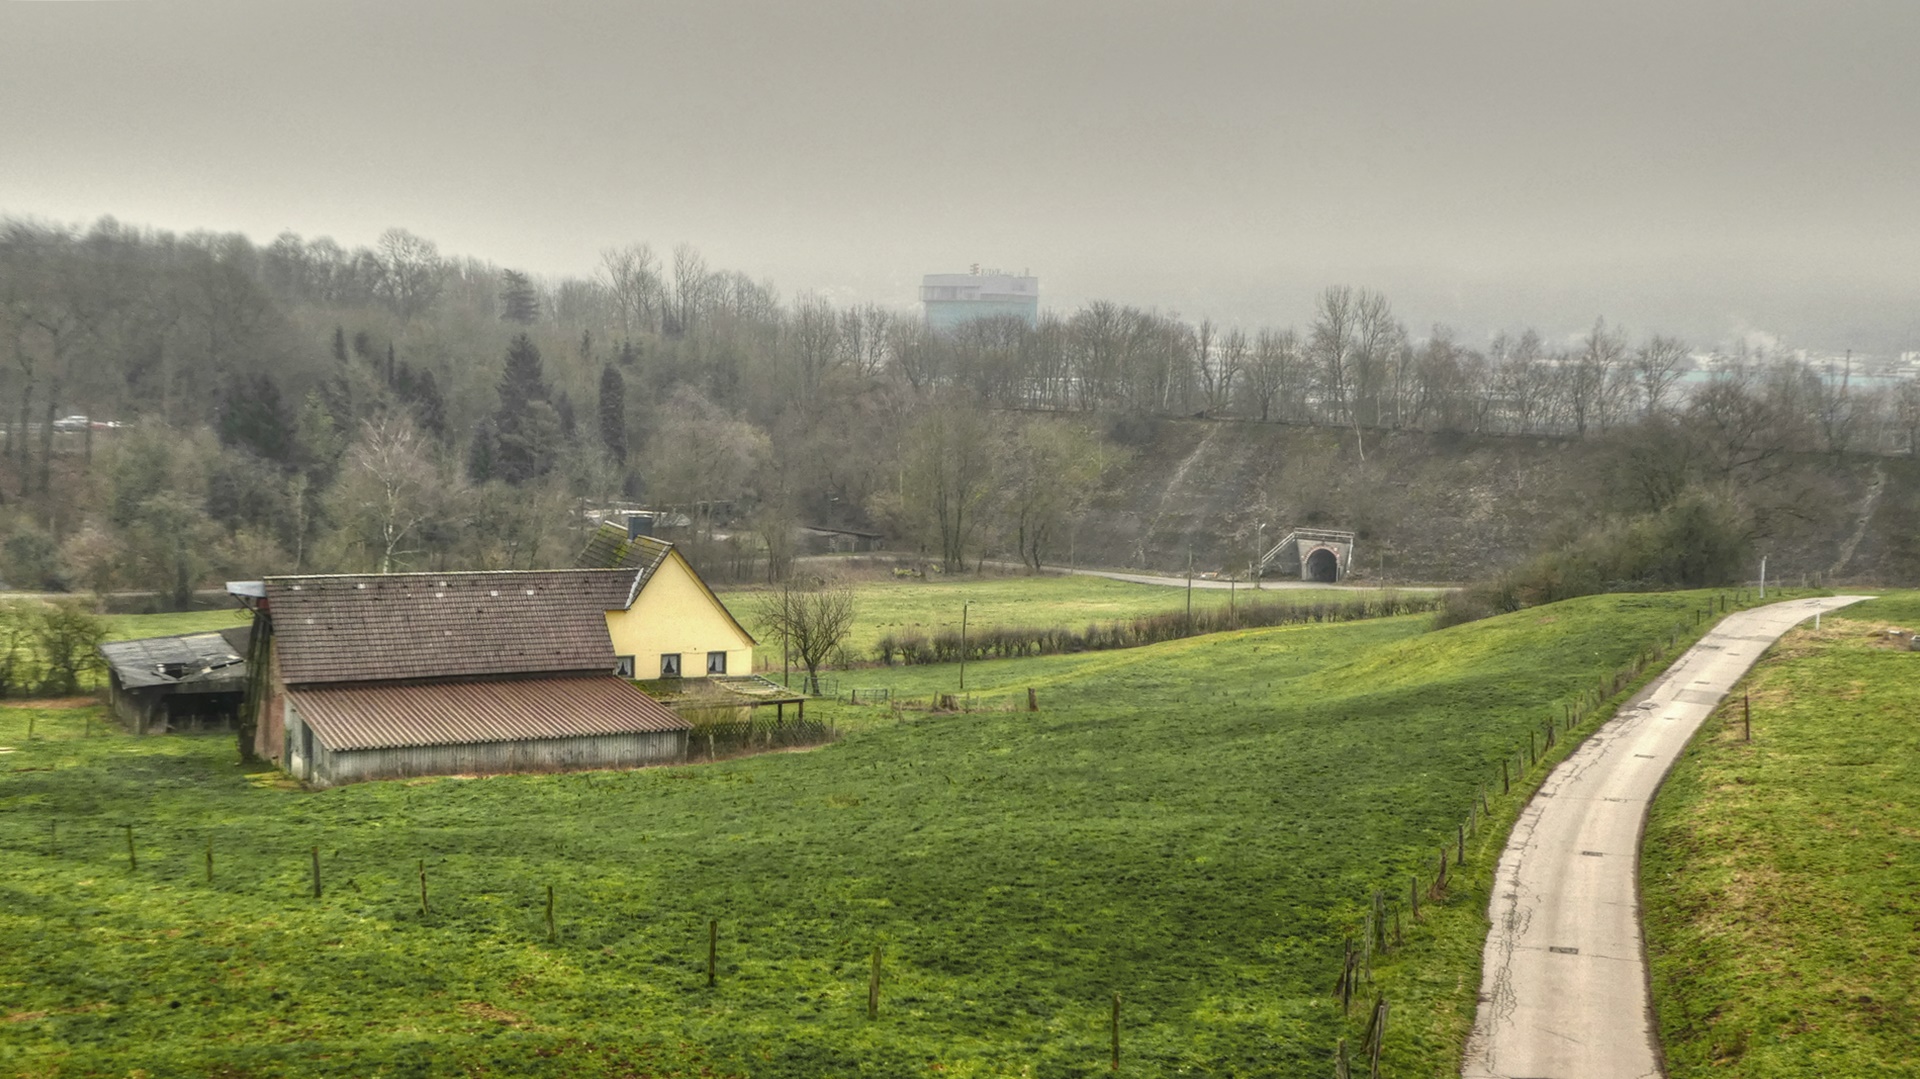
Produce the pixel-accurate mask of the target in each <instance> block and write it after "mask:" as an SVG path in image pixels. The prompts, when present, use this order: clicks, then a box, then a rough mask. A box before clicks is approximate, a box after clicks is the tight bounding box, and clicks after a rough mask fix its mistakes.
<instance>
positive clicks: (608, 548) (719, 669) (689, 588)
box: [579, 514, 755, 679]
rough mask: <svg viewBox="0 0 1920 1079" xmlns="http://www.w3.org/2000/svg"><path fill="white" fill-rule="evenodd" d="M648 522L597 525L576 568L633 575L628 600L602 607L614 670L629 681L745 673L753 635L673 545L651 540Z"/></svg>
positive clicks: (636, 518) (635, 520)
mask: <svg viewBox="0 0 1920 1079" xmlns="http://www.w3.org/2000/svg"><path fill="white" fill-rule="evenodd" d="M650 529H651V518H648V517H645V516H642V515H640V514H634V515H633V516H631V517H628V518H627V524H626V526H625V527H624V528H623V527H621V526H620V525H618V524H614V523H611V522H609V523H606V524H603V525H601V526H600V527H599V528H598V529H597V530H595V532H594V533H593V535H592V536H591V537H590V538H589V539H588V540H587V546H586V549H585V550H583V551H582V552H581V554H580V559H579V563H580V565H581V566H583V567H587V568H593V569H603V568H617V569H622V570H626V571H629V573H630V574H637V575H638V576H637V577H635V578H634V582H633V595H632V596H631V597H630V599H629V601H628V602H627V603H625V604H623V605H620V606H617V607H609V608H608V609H607V635H608V636H609V637H610V638H611V639H612V642H613V653H614V656H615V657H616V658H615V663H616V665H617V666H616V669H617V670H619V671H620V672H621V673H622V674H624V675H626V676H627V677H629V678H647V679H653V678H704V677H707V676H708V675H727V674H751V673H752V672H753V646H754V644H755V641H754V639H753V635H752V634H750V633H748V632H747V631H746V629H745V628H744V627H742V626H741V625H740V623H739V622H738V621H737V620H735V618H734V617H733V614H732V612H730V611H728V610H727V607H726V604H724V603H721V602H720V597H718V596H716V595H714V594H713V589H711V588H708V587H707V582H705V581H703V580H701V579H700V575H699V574H698V573H696V572H694V569H693V566H692V564H690V563H689V562H688V561H687V559H686V556H685V555H682V554H681V553H680V552H679V551H678V550H676V549H674V546H673V544H671V543H668V542H667V541H666V540H663V539H659V538H657V537H655V536H653V535H652V534H651V532H650Z"/></svg>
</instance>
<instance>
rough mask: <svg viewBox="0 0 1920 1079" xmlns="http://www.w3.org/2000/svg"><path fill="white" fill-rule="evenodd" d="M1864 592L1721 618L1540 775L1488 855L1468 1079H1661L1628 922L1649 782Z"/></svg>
mask: <svg viewBox="0 0 1920 1079" xmlns="http://www.w3.org/2000/svg"><path fill="white" fill-rule="evenodd" d="M1867 598H1869V597H1866V596H1832V597H1823V598H1818V599H1801V600H1791V601H1789V602H1786V603H1775V604H1771V605H1768V606H1765V607H1758V608H1755V609H1753V610H1749V611H1742V612H1740V613H1738V614H1733V615H1729V616H1728V617H1727V618H1725V619H1724V620H1722V621H1721V623H1720V624H1719V625H1718V626H1716V627H1714V629H1713V630H1712V631H1711V632H1709V633H1708V634H1707V635H1706V636H1705V637H1704V638H1702V639H1701V641H1700V642H1699V643H1698V644H1696V645H1694V646H1693V647H1692V648H1691V649H1689V650H1688V651H1687V653H1686V654H1685V655H1683V656H1681V657H1680V658H1679V659H1678V660H1676V661H1675V662H1674V664H1673V666H1672V667H1671V668H1670V669H1669V670H1668V671H1667V672H1666V673H1665V674H1663V675H1661V676H1660V677H1659V678H1658V679H1656V680H1655V681H1654V682H1653V683H1652V684H1651V685H1650V686H1649V687H1648V688H1647V690H1646V691H1644V692H1642V693H1641V694H1640V696H1639V697H1637V698H1636V699H1635V701H1634V702H1632V703H1631V704H1630V705H1629V706H1628V707H1625V708H1622V709H1621V711H1620V714H1619V715H1617V716H1615V717H1614V718H1613V719H1612V720H1609V721H1608V722H1607V723H1606V724H1605V725H1604V726H1602V727H1601V728H1600V729H1599V730H1598V731H1596V732H1594V734H1593V735H1592V736H1591V737H1589V738H1588V739H1587V741H1586V742H1585V744H1583V745H1582V746H1581V747H1580V748H1579V749H1578V750H1576V751H1575V752H1574V754H1573V755H1572V756H1571V757H1569V758H1567V760H1565V761H1564V762H1562V763H1561V764H1560V766H1559V767H1558V768H1555V769H1554V770H1553V773H1552V774H1551V775H1549V776H1548V777H1547V780H1546V782H1545V783H1544V784H1543V785H1542V786H1541V788H1540V791H1539V793H1538V794H1536V795H1535V796H1534V798H1533V800H1532V802H1530V803H1529V804H1528V805H1527V807H1526V809H1525V810H1523V811H1522V812H1521V814H1520V819H1519V821H1518V822H1517V823H1516V824H1515V825H1514V829H1513V835H1512V836H1511V837H1510V838H1509V839H1508V841H1507V847H1506V850H1505V851H1504V852H1503V853H1502V854H1501V856H1500V865H1499V867H1498V869H1497V870H1496V872H1495V876H1494V887H1493V901H1492V903H1491V909H1490V911H1489V913H1490V916H1491V918H1492V921H1493V929H1492V931H1491V932H1490V933H1489V934H1488V935H1487V947H1486V954H1485V957H1484V959H1483V969H1482V973H1481V981H1480V1003H1479V1010H1478V1013H1477V1014H1476V1015H1475V1017H1474V1026H1473V1033H1472V1035H1471V1037H1470V1038H1469V1039H1468V1041H1467V1052H1466V1058H1465V1061H1464V1063H1463V1065H1462V1068H1461V1075H1462V1076H1463V1077H1464V1079H1523V1077H1524V1079H1644V1077H1657V1076H1659V1075H1660V1074H1661V1067H1660V1063H1659V1061H1660V1054H1659V1050H1658V1046H1657V1043H1656V1038H1657V1035H1656V1032H1655V1029H1654V1024H1653V1017H1652V1010H1651V1006H1650V1003H1649V1001H1648V997H1647V993H1648V989H1647V970H1646V951H1645V947H1644V936H1643V934H1642V931H1641V924H1640V895H1639V888H1638V880H1639V870H1640V836H1641V832H1642V830H1643V828H1644V826H1645V823H1646V819H1647V810H1648V808H1649V806H1650V804H1651V802H1652V800H1653V796H1654V793H1655V792H1656V791H1657V790H1658V789H1659V786H1660V781H1661V779H1662V778H1663V777H1665V775H1666V774H1667V770H1668V769H1669V768H1671V767H1672V766H1673V763H1674V761H1675V760H1677V759H1678V758H1679V756H1680V752H1681V751H1682V750H1683V749H1685V748H1686V745H1687V740H1688V739H1689V738H1691V737H1692V736H1693V733H1694V731H1696V730H1698V729H1699V727H1700V724H1701V723H1702V722H1703V721H1704V720H1705V719H1706V718H1707V716H1708V715H1710V714H1711V713H1712V712H1713V710H1714V708H1715V707H1716V706H1718V704H1719V703H1720V700H1721V699H1722V698H1723V697H1724V696H1725V695H1726V693H1727V691H1728V690H1730V689H1732V688H1733V685H1734V683H1736V682H1738V681H1739V680H1740V678H1741V676H1742V675H1744V674H1746V672H1747V669H1748V668H1750V667H1751V666H1752V665H1753V663H1754V661H1755V660H1757V659H1759V658H1760V655H1761V654H1762V653H1763V652H1765V651H1766V650H1767V648H1768V647H1769V646H1771V645H1772V644H1773V643H1774V642H1775V641H1777V640H1779V638H1780V636H1781V634H1783V633H1785V632H1786V631H1787V630H1789V629H1791V628H1793V626H1795V625H1797V624H1798V623H1800V622H1803V621H1806V620H1807V619H1810V618H1812V617H1813V616H1814V614H1815V613H1816V612H1825V611H1831V610H1834V609H1836V608H1839V607H1844V606H1846V605H1848V604H1850V603H1857V602H1859V601H1860V600H1863V599H1867Z"/></svg>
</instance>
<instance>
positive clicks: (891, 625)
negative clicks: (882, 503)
mask: <svg viewBox="0 0 1920 1079" xmlns="http://www.w3.org/2000/svg"><path fill="white" fill-rule="evenodd" d="M854 588H855V591H856V603H857V605H858V606H857V610H856V613H855V616H854V617H855V621H854V627H853V633H852V634H851V636H850V637H849V638H848V640H847V643H846V650H847V652H848V654H849V656H850V657H851V658H852V660H853V661H854V662H855V663H868V662H872V661H873V658H874V652H873V646H874V644H875V642H877V641H878V640H879V639H880V638H881V637H882V636H883V635H885V634H889V633H892V634H906V633H921V634H925V635H926V636H929V637H931V636H933V635H934V634H936V633H939V632H941V631H942V630H954V631H957V630H959V629H960V609H961V605H962V604H967V605H968V608H967V627H968V631H969V632H984V631H986V630H989V629H992V628H994V627H996V626H1003V627H1015V626H1043V627H1044V626H1065V627H1068V628H1070V629H1076V630H1078V629H1084V628H1085V627H1086V626H1087V625H1088V624H1089V623H1095V622H1115V621H1120V620H1122V619H1129V618H1138V617H1140V616H1142V615H1153V614H1167V613H1170V612H1174V611H1184V610H1186V609H1187V590H1186V589H1184V588H1170V587H1167V586H1165V585H1147V584H1135V583H1132V582H1128V581H1115V580H1111V579H1109V578H1106V577H1088V576H1077V575H1076V576H1068V575H1065V574H1038V575H1034V576H1027V575H1025V574H1010V575H1007V576H984V577H967V576H960V577H953V578H934V579H930V580H918V579H909V580H895V579H890V578H886V577H871V578H857V579H856V580H855V582H854ZM758 594H759V590H757V589H751V588H747V589H735V590H729V591H724V592H721V593H720V598H721V599H722V600H724V601H725V602H726V604H727V605H728V607H729V608H730V609H732V610H733V611H734V613H735V614H736V615H737V616H738V617H739V618H740V619H741V621H742V622H744V623H745V624H746V625H747V628H748V629H749V630H753V629H754V628H755V627H754V623H753V617H752V612H753V605H754V600H755V597H756V595H758ZM1378 594H1379V593H1378V592H1375V591H1373V590H1370V589H1355V588H1287V589H1280V588H1263V589H1260V590H1258V591H1256V590H1255V589H1254V587H1253V585H1252V584H1251V583H1246V584H1243V585H1241V586H1240V587H1239V588H1237V589H1216V588H1195V589H1193V609H1194V610H1195V611H1196V612H1200V611H1208V610H1221V611H1224V610H1226V609H1227V606H1228V604H1230V603H1233V604H1245V603H1248V602H1257V603H1296V604H1308V603H1315V602H1343V601H1349V600H1354V599H1364V598H1366V597H1367V596H1370V595H1378ZM755 661H756V664H757V665H758V666H761V667H770V668H772V669H774V670H778V669H779V668H780V642H779V641H778V640H774V641H773V642H772V644H771V645H769V644H767V643H766V642H762V643H761V645H760V648H759V649H758V650H757V652H756V653H755Z"/></svg>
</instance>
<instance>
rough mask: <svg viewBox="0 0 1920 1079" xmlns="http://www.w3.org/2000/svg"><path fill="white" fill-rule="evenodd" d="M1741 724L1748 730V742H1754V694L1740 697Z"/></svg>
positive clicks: (1745, 694)
mask: <svg viewBox="0 0 1920 1079" xmlns="http://www.w3.org/2000/svg"><path fill="white" fill-rule="evenodd" d="M1740 722H1741V724H1742V725H1743V726H1744V727H1745V728H1746V740H1747V741H1749V742H1751V741H1753V694H1751V693H1742V694H1741V695H1740Z"/></svg>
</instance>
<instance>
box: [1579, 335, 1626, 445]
mask: <svg viewBox="0 0 1920 1079" xmlns="http://www.w3.org/2000/svg"><path fill="white" fill-rule="evenodd" d="M1626 352H1627V342H1626V339H1625V338H1624V337H1622V336H1621V335H1620V333H1619V332H1618V331H1615V330H1610V329H1608V328H1607V320H1606V319H1604V318H1597V319H1594V320H1593V329H1591V330H1589V331H1587V336H1586V338H1585V339H1584V340H1582V341H1581V342H1580V350H1579V351H1578V352H1576V353H1575V354H1574V356H1573V360H1572V366H1571V368H1570V370H1569V371H1568V372H1567V373H1568V378H1567V384H1566V389H1567V405H1568V411H1569V413H1570V414H1571V416H1572V419H1573V430H1574V433H1575V434H1577V435H1580V436H1581V437H1585V436H1586V433H1587V428H1589V427H1605V426H1606V424H1607V420H1608V419H1609V416H1610V413H1611V412H1612V411H1613V410H1612V408H1611V396H1612V395H1613V394H1614V393H1616V392H1617V388H1618V386H1619V381H1618V376H1617V375H1616V374H1615V371H1616V370H1617V369H1618V368H1619V367H1620V366H1621V361H1622V360H1623V359H1624V358H1625V356H1626Z"/></svg>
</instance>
